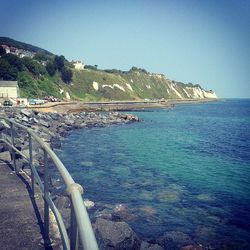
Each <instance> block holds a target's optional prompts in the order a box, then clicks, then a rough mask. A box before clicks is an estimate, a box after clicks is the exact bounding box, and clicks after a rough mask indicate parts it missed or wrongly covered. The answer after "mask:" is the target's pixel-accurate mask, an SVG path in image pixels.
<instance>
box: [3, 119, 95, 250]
mask: <svg viewBox="0 0 250 250" xmlns="http://www.w3.org/2000/svg"><path fill="white" fill-rule="evenodd" d="M0 119H3V120H5V122H6V123H5V125H6V126H7V127H9V129H10V131H11V133H10V135H11V141H9V140H7V139H0V141H1V142H4V143H6V144H7V145H8V146H9V147H10V148H11V151H12V152H11V154H12V157H11V158H12V161H13V167H14V170H15V172H16V173H18V172H19V170H18V169H17V165H16V156H15V155H16V153H18V154H19V155H21V156H22V157H23V159H24V160H26V161H27V162H28V164H29V166H30V169H31V189H32V196H33V197H34V194H35V182H37V183H38V186H39V189H40V191H41V193H42V195H43V198H44V243H45V245H46V244H49V243H50V237H49V208H50V209H51V211H52V212H53V214H54V216H55V218H56V222H57V225H58V228H59V231H60V234H61V241H62V245H63V249H74V250H75V249H78V243H79V240H80V242H81V244H82V246H83V248H84V249H85V250H96V249H98V246H97V242H96V238H95V234H94V232H93V229H92V226H91V222H90V219H89V216H88V213H87V210H86V207H85V205H84V203H83V199H82V194H83V188H82V186H81V185H79V184H77V183H75V181H74V180H73V179H72V177H71V175H70V174H69V172H68V171H67V169H66V168H65V166H64V165H63V163H62V162H61V161H60V159H59V158H58V157H57V155H56V154H55V153H54V152H53V151H52V149H51V148H50V146H49V145H48V144H47V143H45V142H44V141H43V140H42V139H41V138H40V137H39V136H38V135H37V134H36V133H35V132H34V131H33V130H32V129H31V128H27V127H25V126H23V125H21V124H19V123H17V122H15V121H14V120H12V119H8V118H4V117H0ZM15 127H18V128H21V129H23V130H25V131H26V132H27V134H28V136H29V157H27V156H26V155H25V154H23V153H22V152H21V151H20V150H18V149H17V148H16V147H15V135H14V134H15V133H14V132H15ZM33 141H36V142H37V143H38V144H39V147H40V148H41V149H42V150H43V153H44V179H43V181H42V180H41V178H40V177H39V174H38V172H37V170H36V167H35V166H34V165H33V150H32V149H33V147H32V142H33ZM48 156H49V157H50V158H51V160H52V161H53V163H54V164H55V166H56V168H57V170H58V171H59V173H60V175H61V177H62V179H63V180H64V183H65V185H66V191H67V194H68V196H69V198H70V201H71V218H70V237H69V236H68V233H67V230H66V227H65V225H64V222H63V219H62V216H61V214H60V212H59V210H58V209H57V207H56V206H55V204H54V202H53V201H52V198H51V195H50V193H49V176H48Z"/></svg>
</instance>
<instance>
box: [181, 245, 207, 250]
mask: <svg viewBox="0 0 250 250" xmlns="http://www.w3.org/2000/svg"><path fill="white" fill-rule="evenodd" d="M181 250H203V247H202V246H201V245H188V246H184V247H182V248H181Z"/></svg>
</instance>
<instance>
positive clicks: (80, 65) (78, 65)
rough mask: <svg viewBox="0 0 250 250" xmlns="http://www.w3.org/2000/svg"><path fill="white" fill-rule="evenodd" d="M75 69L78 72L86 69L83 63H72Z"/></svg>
mask: <svg viewBox="0 0 250 250" xmlns="http://www.w3.org/2000/svg"><path fill="white" fill-rule="evenodd" d="M72 63H73V65H74V67H75V69H77V70H83V69H84V66H85V65H84V64H83V63H82V62H81V61H72Z"/></svg>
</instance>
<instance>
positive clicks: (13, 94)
mask: <svg viewBox="0 0 250 250" xmlns="http://www.w3.org/2000/svg"><path fill="white" fill-rule="evenodd" d="M17 97H19V87H18V83H17V81H2V80H0V98H17Z"/></svg>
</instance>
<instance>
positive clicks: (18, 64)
mask: <svg viewBox="0 0 250 250" xmlns="http://www.w3.org/2000/svg"><path fill="white" fill-rule="evenodd" d="M1 58H3V59H5V60H6V61H7V62H8V63H9V64H10V65H11V66H13V67H15V68H16V69H17V70H18V71H22V70H23V69H24V67H23V63H22V61H21V59H20V58H19V57H18V56H16V55H13V54H10V53H9V54H5V55H3V56H2V57H1Z"/></svg>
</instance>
